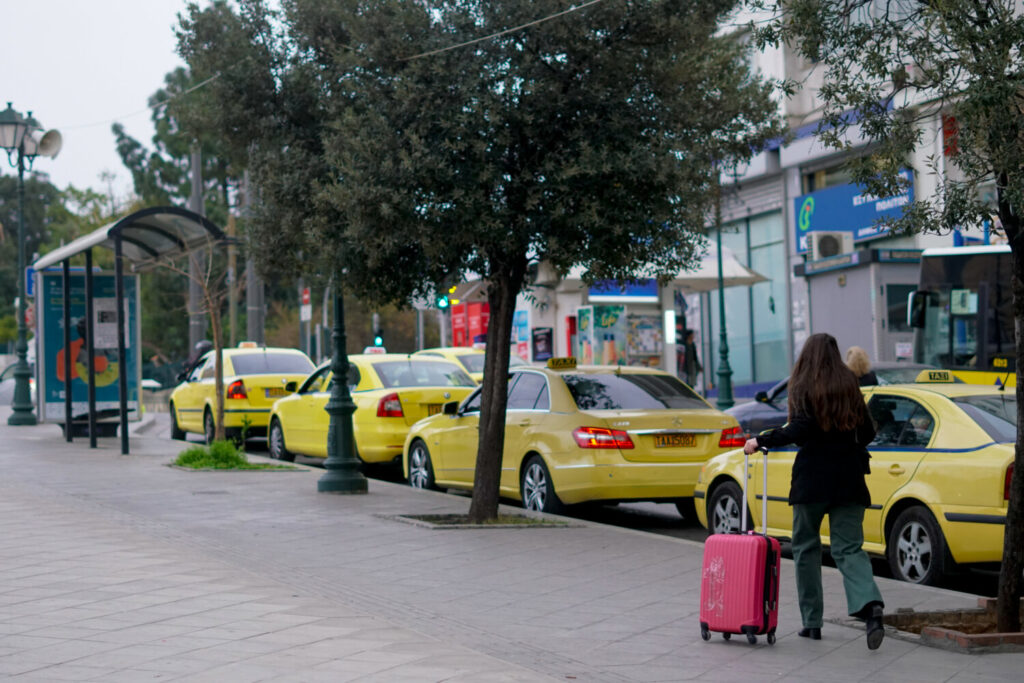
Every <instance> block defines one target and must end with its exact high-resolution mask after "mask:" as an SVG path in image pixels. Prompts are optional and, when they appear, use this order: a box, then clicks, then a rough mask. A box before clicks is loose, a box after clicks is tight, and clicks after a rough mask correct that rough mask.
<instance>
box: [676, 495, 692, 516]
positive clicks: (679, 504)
mask: <svg viewBox="0 0 1024 683" xmlns="http://www.w3.org/2000/svg"><path fill="white" fill-rule="evenodd" d="M676 510H678V511H679V516H680V517H682V518H683V519H685V520H686V521H688V522H689V521H693V520H695V519H697V506H696V504H695V502H694V500H693V498H683V499H682V500H677V501H676Z"/></svg>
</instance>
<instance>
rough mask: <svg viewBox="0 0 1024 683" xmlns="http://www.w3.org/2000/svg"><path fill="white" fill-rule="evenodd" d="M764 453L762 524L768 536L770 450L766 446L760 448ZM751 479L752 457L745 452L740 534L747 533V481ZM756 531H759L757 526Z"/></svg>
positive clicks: (762, 469)
mask: <svg viewBox="0 0 1024 683" xmlns="http://www.w3.org/2000/svg"><path fill="white" fill-rule="evenodd" d="M758 450H759V451H761V452H762V453H764V467H762V468H761V471H762V474H763V475H764V486H763V488H762V489H761V524H763V525H764V535H765V536H767V535H768V449H767V448H766V447H764V446H760V447H758ZM749 478H750V456H749V455H747V452H746V451H743V507H742V509H741V510H740V533H746V532H747V479H749ZM754 531H755V532H756V531H757V527H756V525H755V528H754Z"/></svg>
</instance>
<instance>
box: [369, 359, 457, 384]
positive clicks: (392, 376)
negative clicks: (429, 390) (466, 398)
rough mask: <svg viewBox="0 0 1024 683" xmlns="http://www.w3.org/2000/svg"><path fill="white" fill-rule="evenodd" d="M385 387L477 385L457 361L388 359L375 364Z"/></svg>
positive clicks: (374, 367) (375, 368) (374, 366)
mask: <svg viewBox="0 0 1024 683" xmlns="http://www.w3.org/2000/svg"><path fill="white" fill-rule="evenodd" d="M373 369H374V370H376V371H377V376H378V377H380V381H381V383H382V384H383V385H384V386H385V387H389V388H390V387H475V386H476V382H474V381H473V378H472V377H470V376H469V375H467V374H466V372H465V371H464V370H463V369H462V368H460V367H459V366H458V365H456V364H455V363H447V362H438V361H426V360H415V359H409V360H387V361H377V362H376V363H374V364H373Z"/></svg>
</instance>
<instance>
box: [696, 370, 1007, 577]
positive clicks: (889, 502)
mask: <svg viewBox="0 0 1024 683" xmlns="http://www.w3.org/2000/svg"><path fill="white" fill-rule="evenodd" d="M922 375H924V377H921V378H919V379H920V380H926V379H927V376H929V375H930V376H932V377H933V378H934V379H933V380H932V381H935V380H939V381H938V382H937V383H931V382H929V383H915V384H892V385H886V386H877V387H863V388H862V391H863V392H864V395H865V399H866V400H867V402H868V411H869V412H870V413H871V416H872V418H873V419H874V420H875V423H876V425H877V427H878V432H877V435H876V437H875V440H874V441H872V442H871V444H870V445H869V446H868V450H869V451H870V453H871V474H869V475H868V477H867V484H868V489H869V490H870V491H871V506H870V507H869V508H868V509H867V511H866V513H865V515H864V549H865V550H866V551H868V552H869V553H871V554H874V555H877V556H881V557H885V558H887V559H888V562H889V566H890V567H891V569H892V573H893V576H895V577H896V578H899V579H902V580H904V581H910V582H913V583H923V584H931V585H934V584H936V583H937V582H939V581H941V579H942V577H943V575H944V574H947V573H949V572H951V571H953V570H954V569H955V568H956V566H957V565H968V564H980V563H991V562H999V561H1000V559H1001V558H1002V554H1003V526H1004V523H1005V521H1006V505H1007V497H1008V492H1009V483H1010V477H1011V474H1012V472H1013V457H1014V455H1013V451H1014V442H1015V440H1016V436H1017V401H1016V396H1015V395H1014V394H1013V393H1006V392H1003V391H1000V390H999V389H998V388H996V387H989V386H983V385H970V384H953V383H952V375H951V373H949V371H948V370H926V371H924V372H923V373H922ZM946 376H948V377H947V379H946V380H942V379H941V378H942V377H946ZM795 456H796V447H795V446H792V447H787V448H786V449H780V450H777V451H772V452H771V453H769V455H768V534H769V535H771V536H776V537H778V538H783V539H788V538H790V536H791V535H792V524H793V515H792V508H791V507H789V504H788V499H787V497H788V495H789V485H790V476H791V472H792V467H793V459H794V457H795ZM763 467H764V459H763V457H762V456H761V455H760V454H758V455H755V456H751V457H750V469H751V476H750V478H749V479H748V483H749V484H750V485H751V488H748V491H747V506H746V508H747V514H748V515H751V516H752V517H751V518H752V519H753V520H755V521H756V523H757V524H758V525H761V524H762V520H761V503H760V497H757V498H755V494H757V495H758V496H759V495H760V490H759V489H760V486H761V482H762V481H763V474H762V473H763V469H762V468H763ZM742 476H743V452H742V451H741V450H740V451H732V452H729V453H724V454H722V455H719V456H717V457H715V458H712V459H711V460H709V461H708V463H707V465H705V466H704V468H703V469H702V470H701V473H700V478H699V481H698V483H697V488H696V491H695V496H696V498H697V500H698V505H697V515H698V519H699V520H700V522H701V524H703V525H704V526H705V527H707V528H708V529H709V530H710V531H711V533H728V532H730V531H735V530H738V529H739V522H740V517H739V515H740V499H741V498H742V495H741V492H740V485H739V482H740V481H741V477H742ZM753 488H757V489H758V490H756V491H755V490H752V489H753ZM702 503H703V504H702ZM822 541H823V542H824V543H825V544H826V545H827V544H828V542H829V531H828V519H827V518H826V520H825V524H824V525H823V526H822Z"/></svg>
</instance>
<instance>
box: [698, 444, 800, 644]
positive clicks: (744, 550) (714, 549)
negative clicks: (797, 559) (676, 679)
mask: <svg viewBox="0 0 1024 683" xmlns="http://www.w3.org/2000/svg"><path fill="white" fill-rule="evenodd" d="M761 450H762V451H763V452H764V457H765V467H764V472H765V481H764V488H763V489H762V491H767V490H768V449H766V448H762V449H761ZM748 471H749V462H748V459H747V458H744V472H748ZM743 479H744V481H743V500H744V501H746V499H747V482H746V479H747V477H744V478H743ZM761 499H762V515H761V519H762V521H767V519H768V497H767V496H766V495H763V494H762V496H761ZM745 508H746V505H745V504H744V513H743V515H742V516H741V520H742V521H741V530H740V533H738V534H712V535H711V536H708V539H707V541H705V543H704V566H703V570H702V572H701V586H700V636H701V638H703V639H704V640H710V639H711V631H718V632H719V633H721V634H722V637H723V638H725V639H726V640H729V638H730V636H731V635H732V634H733V633H738V634H743V635H746V636H747V642H749V643H756V642H757V636H758V635H760V634H767V635H768V644H769V645H774V644H775V629H776V627H777V626H778V623H779V568H780V565H781V562H780V559H781V558H780V555H781V554H780V552H779V541H778V540H777V539H774V538H769V537H768V536H767V534H764V535H762V534H758V533H755V532H754V531H747V530H746V527H747V515H746V509H745ZM766 531H767V527H766Z"/></svg>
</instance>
